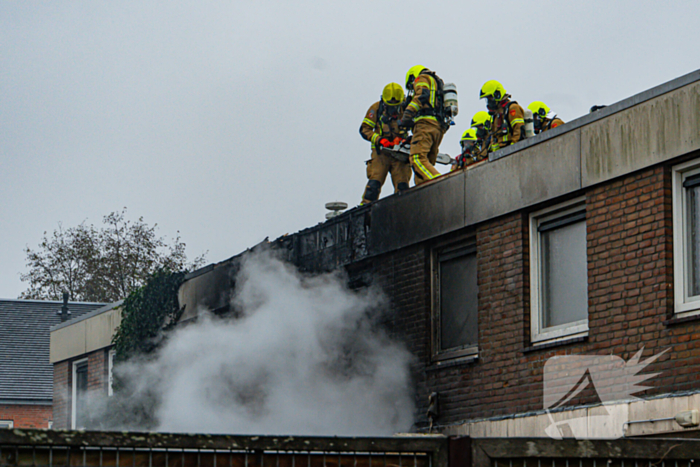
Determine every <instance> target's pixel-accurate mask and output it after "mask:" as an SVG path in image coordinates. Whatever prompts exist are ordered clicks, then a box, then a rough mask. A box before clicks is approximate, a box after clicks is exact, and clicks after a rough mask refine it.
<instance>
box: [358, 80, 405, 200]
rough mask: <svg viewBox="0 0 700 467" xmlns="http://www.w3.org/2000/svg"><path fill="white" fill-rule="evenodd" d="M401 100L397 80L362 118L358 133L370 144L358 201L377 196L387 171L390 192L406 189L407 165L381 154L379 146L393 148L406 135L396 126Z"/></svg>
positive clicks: (401, 96) (400, 89)
mask: <svg viewBox="0 0 700 467" xmlns="http://www.w3.org/2000/svg"><path fill="white" fill-rule="evenodd" d="M403 101H404V96H403V89H402V88H401V85H400V84H398V83H389V84H387V85H386V86H385V87H384V90H383V91H382V97H381V99H379V101H378V102H375V103H374V104H372V105H371V106H370V108H369V110H368V111H367V114H366V115H365V119H364V120H362V125H361V126H360V135H362V137H363V138H364V139H366V140H367V141H369V142H370V143H372V158H371V159H370V160H369V161H367V179H368V182H367V186H366V187H365V192H364V194H363V195H362V203H361V205H362V204H368V203H371V202H372V201H376V200H378V199H379V194H380V193H381V191H382V185H384V181H385V180H386V175H387V173H390V174H391V182H392V183H393V184H394V193H398V192H399V191H402V190H407V189H408V183H409V182H410V181H411V166H410V165H409V164H408V162H402V161H399V160H398V159H395V158H393V157H391V156H387V155H385V154H382V152H381V148H382V147H388V148H390V147H393V146H394V144H398V143H399V142H402V141H404V140H405V138H406V136H407V135H406V130H404V129H400V128H399V121H400V120H401V117H402V116H403V111H402V108H401V104H402V103H403Z"/></svg>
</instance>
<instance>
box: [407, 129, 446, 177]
mask: <svg viewBox="0 0 700 467" xmlns="http://www.w3.org/2000/svg"><path fill="white" fill-rule="evenodd" d="M444 134H445V133H444V132H443V131H442V128H440V124H439V123H438V122H437V121H435V120H432V119H422V120H418V121H417V122H416V124H415V125H414V126H413V136H412V137H411V157H410V159H409V160H410V162H411V168H412V169H413V173H414V177H413V180H414V183H415V184H416V185H420V184H421V183H423V182H427V181H428V180H432V179H434V178H436V177H439V176H440V172H438V171H437V169H436V168H435V162H436V161H437V155H438V150H439V149H440V143H441V142H442V137H443V135H444Z"/></svg>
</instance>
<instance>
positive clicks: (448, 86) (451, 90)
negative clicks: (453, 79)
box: [442, 83, 459, 125]
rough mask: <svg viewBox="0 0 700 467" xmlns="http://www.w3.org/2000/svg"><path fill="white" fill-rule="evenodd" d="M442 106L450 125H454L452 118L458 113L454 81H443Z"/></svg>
mask: <svg viewBox="0 0 700 467" xmlns="http://www.w3.org/2000/svg"><path fill="white" fill-rule="evenodd" d="M442 95H443V107H444V108H445V114H446V116H447V118H448V119H449V121H450V125H454V122H453V121H452V119H453V118H454V117H456V116H457V114H458V113H459V103H458V102H457V86H455V85H454V83H445V84H444V85H443V87H442Z"/></svg>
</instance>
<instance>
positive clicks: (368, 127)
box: [360, 101, 407, 149]
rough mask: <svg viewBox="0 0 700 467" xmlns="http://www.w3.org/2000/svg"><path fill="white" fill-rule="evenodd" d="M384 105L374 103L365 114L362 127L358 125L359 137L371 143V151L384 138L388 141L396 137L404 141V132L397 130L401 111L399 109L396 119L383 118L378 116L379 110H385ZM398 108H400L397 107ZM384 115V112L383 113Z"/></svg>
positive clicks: (405, 133)
mask: <svg viewBox="0 0 700 467" xmlns="http://www.w3.org/2000/svg"><path fill="white" fill-rule="evenodd" d="M386 107H387V105H386V104H382V102H381V101H379V102H375V103H374V104H372V105H371V106H370V107H369V110H367V113H366V114H365V118H364V120H362V125H360V135H362V138H364V139H366V140H367V141H369V142H371V143H372V149H375V148H376V146H377V145H378V144H379V140H380V139H381V138H386V139H388V140H393V139H394V138H396V137H397V136H399V137H401V138H403V139H406V137H407V132H406V130H401V129H399V121H401V117H402V116H403V111H402V110H401V108H399V111H398V113H397V114H396V118H395V119H394V118H385V119H382V117H384V115H379V111H380V110H382V109H381V108H386ZM397 107H400V106H397ZM383 113H384V114H386V112H383Z"/></svg>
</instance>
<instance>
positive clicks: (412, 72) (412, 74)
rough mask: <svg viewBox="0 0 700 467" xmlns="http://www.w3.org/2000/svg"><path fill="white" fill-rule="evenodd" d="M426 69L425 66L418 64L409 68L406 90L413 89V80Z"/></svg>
mask: <svg viewBox="0 0 700 467" xmlns="http://www.w3.org/2000/svg"><path fill="white" fill-rule="evenodd" d="M423 70H425V67H424V66H423V65H416V66H412V67H411V68H409V69H408V72H407V73H406V90H407V91H410V90H411V89H413V82H414V81H415V80H416V78H418V75H420V72H421V71H423Z"/></svg>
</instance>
